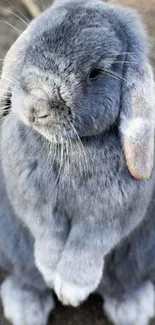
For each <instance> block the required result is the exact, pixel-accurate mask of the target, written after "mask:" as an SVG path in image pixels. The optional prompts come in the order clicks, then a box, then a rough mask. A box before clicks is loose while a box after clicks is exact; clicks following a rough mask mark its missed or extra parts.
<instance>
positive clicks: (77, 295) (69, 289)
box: [55, 274, 96, 307]
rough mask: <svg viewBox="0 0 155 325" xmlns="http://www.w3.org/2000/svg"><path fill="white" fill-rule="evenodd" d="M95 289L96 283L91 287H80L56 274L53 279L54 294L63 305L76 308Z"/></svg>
mask: <svg viewBox="0 0 155 325" xmlns="http://www.w3.org/2000/svg"><path fill="white" fill-rule="evenodd" d="M95 289H96V283H95V285H93V286H92V285H91V286H88V285H87V286H80V285H78V284H74V283H71V282H67V281H65V280H63V279H62V278H61V277H60V275H58V274H57V275H56V278H55V292H56V294H57V296H58V298H59V300H60V301H61V302H62V303H63V304H64V305H71V306H73V307H78V306H79V305H80V303H81V302H83V301H84V300H86V298H87V297H88V296H89V294H90V293H91V292H92V291H94V290H95Z"/></svg>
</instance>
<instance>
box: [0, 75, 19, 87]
mask: <svg viewBox="0 0 155 325" xmlns="http://www.w3.org/2000/svg"><path fill="white" fill-rule="evenodd" d="M0 76H1V77H2V79H5V80H7V81H10V82H11V83H13V84H14V85H17V86H18V85H19V82H18V81H17V80H15V79H8V78H6V77H3V75H2V74H0Z"/></svg>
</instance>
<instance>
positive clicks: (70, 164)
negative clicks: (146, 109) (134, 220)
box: [2, 116, 145, 218]
mask: <svg viewBox="0 0 155 325" xmlns="http://www.w3.org/2000/svg"><path fill="white" fill-rule="evenodd" d="M2 161H3V169H4V174H5V179H6V186H7V190H8V193H9V196H10V199H11V201H12V204H13V205H14V206H15V209H16V208H17V210H18V213H19V211H20V214H24V213H25V211H28V210H29V209H31V208H33V209H38V210H39V209H42V210H44V207H46V208H47V206H49V209H50V211H51V210H52V211H53V210H54V209H55V208H56V207H59V209H60V210H61V213H66V214H67V215H68V216H69V217H70V218H72V217H75V218H76V217H78V215H85V214H88V213H89V214H93V215H94V214H96V213H97V214H103V216H105V215H107V214H108V217H109V218H110V217H111V218H112V217H113V215H114V214H120V213H122V207H123V210H124V209H130V208H131V205H132V206H133V202H134V201H135V196H137V197H138V195H139V194H140V191H141V188H140V182H137V181H135V180H134V179H133V178H132V177H131V176H130V174H129V172H128V170H127V168H126V166H125V162H124V158H123V155H122V150H121V145H120V143H119V138H118V136H117V134H116V133H115V132H112V133H111V132H110V131H109V133H107V134H104V135H101V136H98V137H96V138H95V139H93V138H92V139H87V140H85V141H83V142H79V141H78V142H74V143H72V145H71V144H70V145H67V144H64V145H63V146H62V145H59V144H50V143H48V142H47V141H46V140H45V139H44V138H43V137H42V136H40V135H39V134H38V133H35V132H34V131H33V130H31V129H28V128H27V127H25V126H24V125H22V124H21V123H19V122H18V121H17V120H16V119H15V118H13V117H11V116H8V118H7V119H6V121H5V123H4V126H3V131H2ZM144 184H145V182H144Z"/></svg>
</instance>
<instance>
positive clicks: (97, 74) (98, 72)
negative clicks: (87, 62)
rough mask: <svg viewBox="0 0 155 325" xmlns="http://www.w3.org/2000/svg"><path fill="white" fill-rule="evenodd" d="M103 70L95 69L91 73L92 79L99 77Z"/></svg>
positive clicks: (90, 77)
mask: <svg viewBox="0 0 155 325" xmlns="http://www.w3.org/2000/svg"><path fill="white" fill-rule="evenodd" d="M101 73H102V71H101V70H99V69H93V70H92V71H91V73H90V75H89V79H90V80H94V79H97V78H98V77H99V76H100V75H101Z"/></svg>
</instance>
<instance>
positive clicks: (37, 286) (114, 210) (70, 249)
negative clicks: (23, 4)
mask: <svg viewBox="0 0 155 325" xmlns="http://www.w3.org/2000/svg"><path fill="white" fill-rule="evenodd" d="M13 55H14V64H13V65H11V63H10V62H11V61H10V56H13ZM94 69H98V70H99V71H100V70H101V71H102V73H101V74H99V75H98V76H97V77H96V78H94V79H93V78H92V79H90V76H91V75H90V73H91V72H92V71H93V70H94ZM0 88H1V92H0V96H1V105H2V106H3V105H4V103H5V99H6V96H8V95H9V94H11V107H10V112H9V114H8V115H7V117H6V118H5V120H4V122H3V125H2V130H1V168H2V171H1V176H0V177H1V184H0V191H1V196H0V199H1V201H2V202H1V207H2V208H1V210H0V216H1V218H0V251H1V252H2V254H1V256H2V257H1V256H0V261H1V260H2V263H1V265H2V267H4V268H6V269H8V270H9V271H10V272H11V273H12V275H13V276H14V277H15V278H19V279H20V281H19V288H17V291H19V292H20V295H21V292H22V290H23V295H24V290H26V289H25V286H24V283H26V284H27V285H29V286H30V288H31V293H32V296H33V295H36V291H37V293H38V295H39V292H40V293H41V294H42V295H45V294H47V302H48V303H47V304H48V306H47V309H46V308H45V309H46V310H47V311H48V312H49V309H50V308H49V300H48V295H49V293H48V292H47V287H48V288H52V289H54V290H55V292H56V294H57V296H58V298H59V299H60V300H61V301H62V302H63V303H64V304H66V305H69V304H70V305H73V306H78V305H79V304H80V303H81V302H82V301H83V300H85V299H86V298H87V297H88V295H89V294H90V293H92V292H94V291H95V290H97V291H98V292H100V293H101V295H102V296H105V297H106V301H107V306H108V304H109V306H110V307H107V310H113V309H115V307H114V306H112V304H113V305H115V302H116V301H117V300H118V301H120V297H122V299H123V297H124V295H125V294H126V295H127V296H128V297H129V299H128V300H129V301H130V299H131V296H130V294H129V291H132V290H133V297H136V296H137V295H138V297H139V296H140V295H141V296H142V297H141V298H139V301H140V302H139V303H135V305H134V308H135V309H136V308H139V309H140V308H142V307H141V306H142V305H143V301H144V299H145V298H144V292H145V291H146V292H149V289H148V290H147V289H146V290H145V288H144V290H143V286H144V287H145V284H143V282H144V281H146V280H150V281H154V273H155V272H154V271H155V261H154V260H155V259H154V251H155V249H154V245H155V236H154V202H153V200H152V197H153V191H154V179H155V168H153V156H154V81H153V74H152V69H151V67H150V65H149V62H148V42H147V36H146V33H145V31H144V30H143V27H142V25H141V23H140V21H139V19H138V17H137V15H136V14H134V13H133V12H132V11H131V10H128V9H124V8H122V7H120V6H117V5H110V4H107V3H104V2H102V1H95V0H94V1H91V0H86V1H82V0H81V1H78V2H77V1H73V0H72V1H55V2H54V4H53V6H52V7H51V8H50V9H48V10H47V11H46V12H45V13H43V14H42V15H41V16H40V17H39V18H38V19H36V20H34V21H33V22H32V23H31V24H30V26H29V27H28V29H27V30H26V32H25V33H24V34H23V36H21V37H20V38H19V39H18V40H17V42H16V43H15V44H14V46H13V48H12V49H11V50H10V52H9V53H8V54H7V57H6V59H5V61H4V68H3V74H2V79H1V84H0ZM152 168H153V170H152ZM151 170H152V174H151ZM150 174H151V176H150ZM133 176H134V177H133ZM149 176H150V178H149V179H147V178H148V177H149ZM143 178H144V179H145V180H143V181H142V180H141V179H143ZM1 224H2V225H1ZM39 271H40V272H39ZM41 275H42V276H41ZM42 277H43V278H42ZM6 281H8V282H6V283H4V285H3V287H2V294H1V295H2V300H3V304H4V311H5V314H6V316H7V317H8V315H10V312H6V310H7V306H6V304H7V301H8V300H7V298H5V297H7V294H8V293H7V291H8V287H9V286H12V285H14V281H15V280H12V278H11V280H10V278H8V280H6ZM10 281H11V282H10ZM8 283H9V284H8ZM10 283H11V284H10ZM15 283H16V285H17V286H18V282H15ZM21 283H22V284H21ZM45 283H46V284H45ZM137 286H139V287H138V289H137V290H138V294H135V290H136V288H137ZM151 286H152V284H151ZM21 288H22V289H21ZM139 288H140V289H139ZM151 288H152V287H151ZM150 290H152V289H150ZM46 292H47V293H46ZM151 292H152V291H151ZM151 294H152V296H151ZM153 294H154V293H150V296H151V297H153ZM111 296H112V297H113V300H112V299H111ZM39 297H40V296H38V298H37V299H36V301H37V303H38V308H39V303H40V302H39V301H40V300H39ZM107 297H108V298H107ZM51 299H52V298H51ZM108 299H109V300H108ZM151 299H152V301H151V304H153V301H154V300H153V299H154V298H151ZM146 300H147V295H146ZM21 301H22V299H20V302H21ZM109 301H110V303H109ZM135 301H136V298H135ZM141 301H142V303H141ZM133 304H134V299H133ZM130 305H131V304H130V302H129V303H127V304H126V307H125V308H126V309H127V308H130ZM17 306H18V301H17V304H16V307H15V308H17ZM121 306H123V307H121ZM137 306H138V307H137ZM151 306H152V305H151ZM52 308H53V304H52V303H51V309H52ZM119 308H120V309H121V308H124V305H123V304H120V307H119ZM19 309H20V313H21V307H20V306H19ZM139 309H138V310H139ZM10 310H11V309H10ZM150 310H151V311H148V310H147V308H146V313H145V310H144V311H143V313H144V314H145V315H144V320H145V319H146V322H145V321H144V322H143V324H144V325H145V324H147V321H148V320H149V318H150V317H152V316H153V315H154V312H153V311H152V309H150ZM110 313H111V312H110V311H109V312H107V314H108V315H109V317H110V318H111V319H112V320H113V322H114V324H116V325H118V320H119V318H118V320H117V317H116V321H115V317H112V315H111V316H110ZM47 314H48V313H45V311H44V308H43V309H42V315H41V316H40V320H41V319H43V322H45V321H46V318H47ZM135 314H136V315H137V312H136V313H135ZM23 315H24V314H23ZM22 317H23V319H25V323H24V324H25V325H34V324H35V322H34V321H33V317H32V321H30V320H27V319H26V318H25V317H24V316H21V319H22ZM41 317H42V318H41ZM9 318H10V316H9ZM12 319H13V324H14V325H16V324H17V325H18V320H17V322H16V320H14V318H12ZM122 319H124V321H123V320H122ZM136 322H137V318H136V317H135V319H133V321H132V322H130V325H137V323H136ZM40 323H41V321H40ZM40 323H39V321H38V324H40ZM126 324H127V322H126V321H125V318H121V324H120V325H126ZM138 324H139V323H138Z"/></svg>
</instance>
